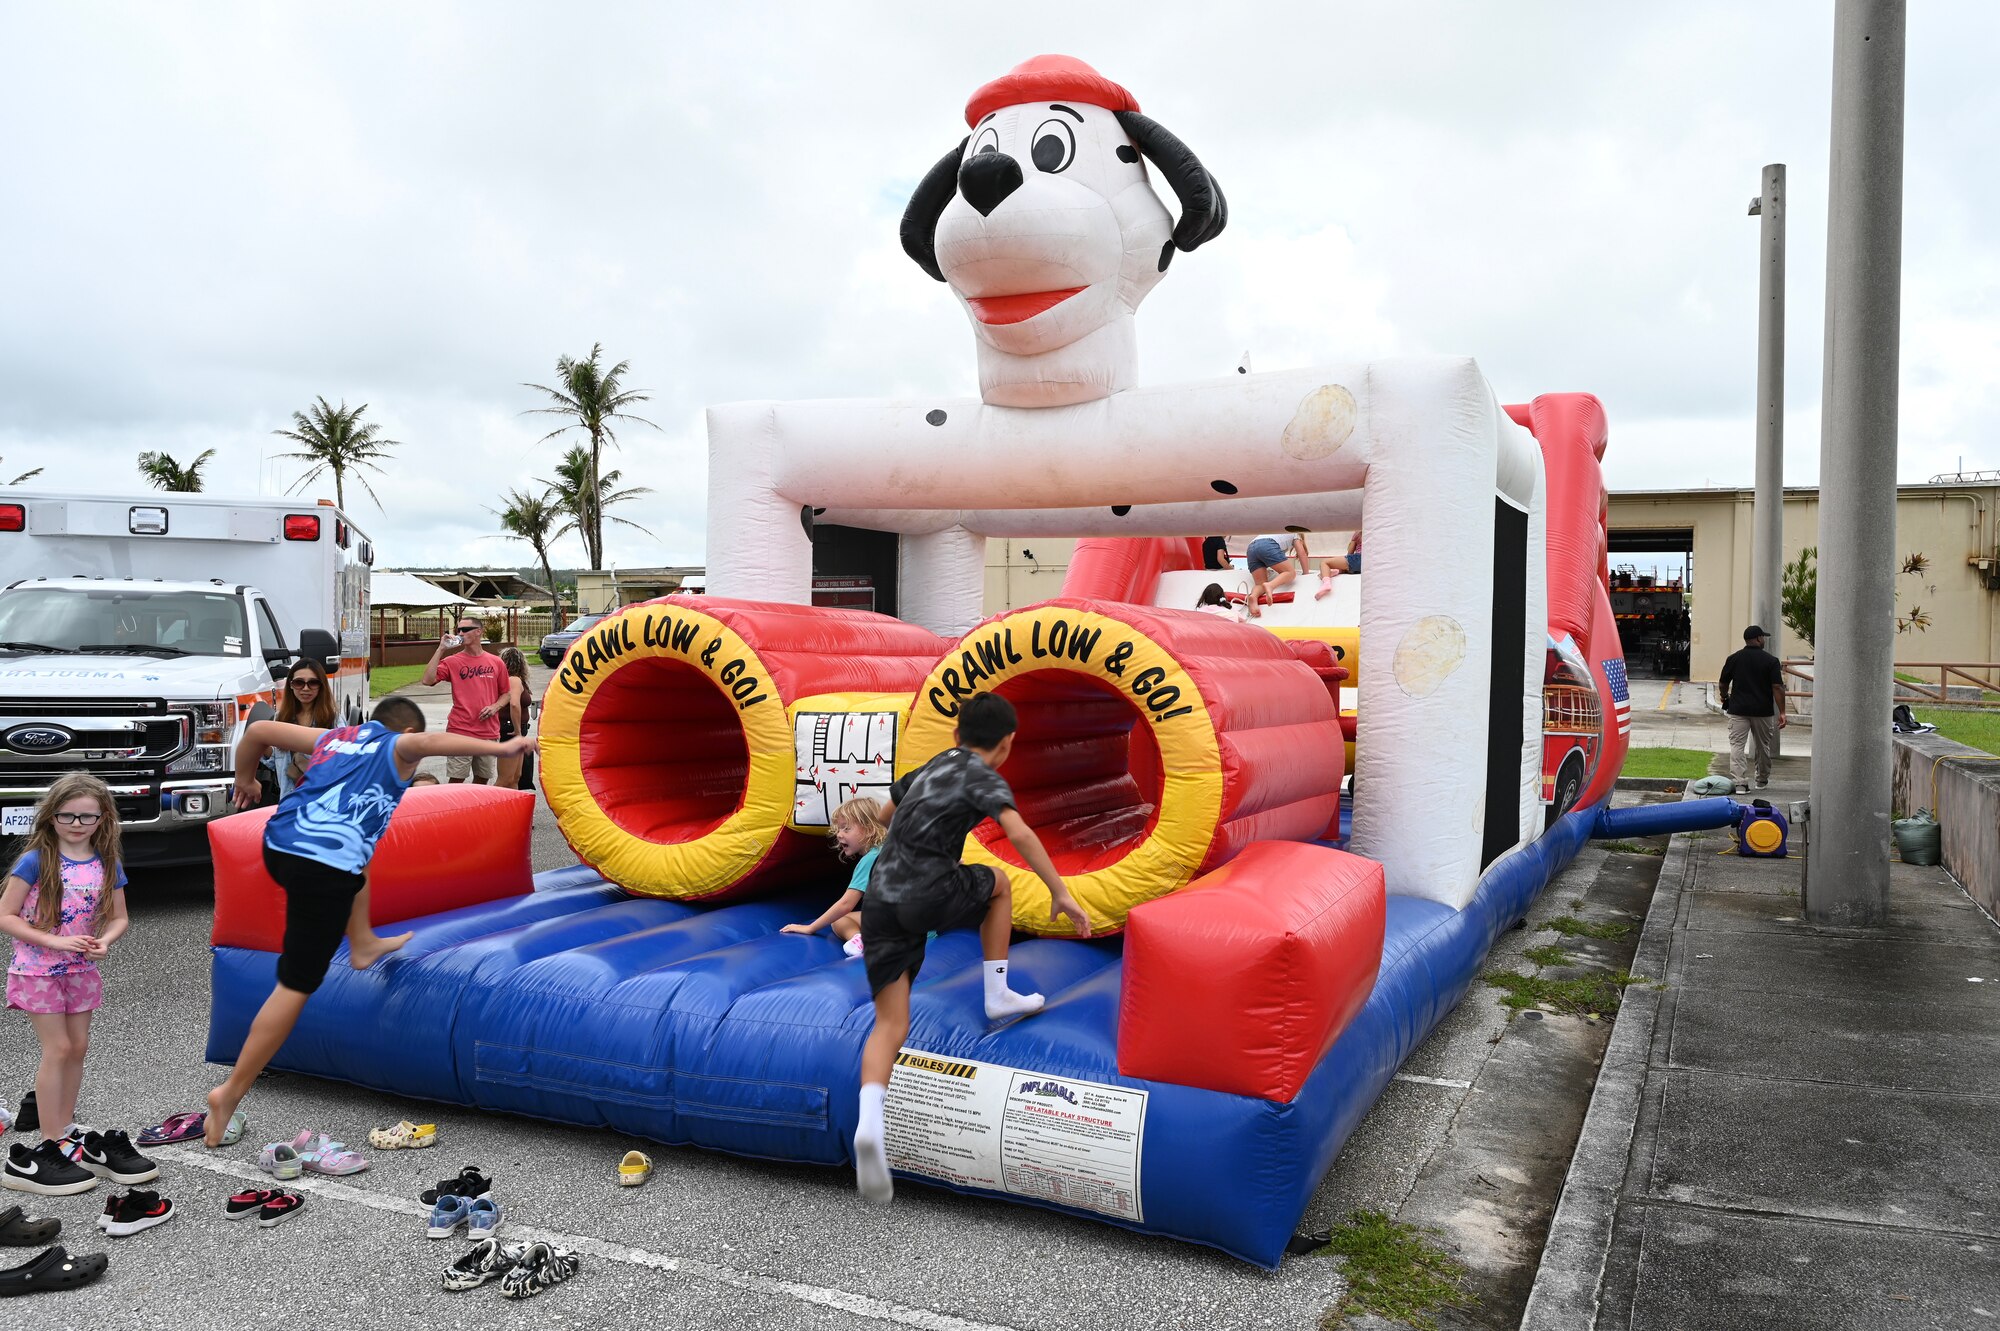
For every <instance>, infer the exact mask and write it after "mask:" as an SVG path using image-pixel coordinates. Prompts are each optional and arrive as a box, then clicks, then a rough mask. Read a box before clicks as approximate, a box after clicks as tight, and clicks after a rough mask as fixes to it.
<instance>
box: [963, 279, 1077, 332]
mask: <svg viewBox="0 0 2000 1331" xmlns="http://www.w3.org/2000/svg"><path fill="white" fill-rule="evenodd" d="M1081 290H1083V288H1082V287H1070V288H1068V289H1066V290H1063V291H1023V292H1021V293H1020V294H1018V295H1013V296H967V297H966V298H965V303H966V304H967V305H970V306H971V307H972V317H973V318H975V319H977V320H979V322H981V323H983V324H1017V323H1024V322H1026V321H1027V320H1029V319H1032V318H1034V317H1035V316H1036V315H1038V314H1040V313H1041V312H1042V311H1043V310H1049V309H1054V308H1055V307H1056V306H1058V305H1060V304H1062V303H1063V302H1064V301H1066V300H1068V299H1069V298H1070V297H1071V296H1074V295H1075V294H1076V293H1077V292H1079V291H1081Z"/></svg>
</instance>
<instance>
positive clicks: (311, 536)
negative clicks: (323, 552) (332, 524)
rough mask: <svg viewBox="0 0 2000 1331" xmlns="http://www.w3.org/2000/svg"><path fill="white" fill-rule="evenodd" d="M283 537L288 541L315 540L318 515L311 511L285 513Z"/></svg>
mask: <svg viewBox="0 0 2000 1331" xmlns="http://www.w3.org/2000/svg"><path fill="white" fill-rule="evenodd" d="M285 539H286V540H288V541H317V540H318V539H319V517H318V515H317V514H313V513H288V514H286V515H285Z"/></svg>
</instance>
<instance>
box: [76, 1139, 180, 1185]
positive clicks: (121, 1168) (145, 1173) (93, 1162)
mask: <svg viewBox="0 0 2000 1331" xmlns="http://www.w3.org/2000/svg"><path fill="white" fill-rule="evenodd" d="M75 1160H76V1163H78V1164H79V1165H82V1166H83V1167H84V1168H85V1169H87V1170H89V1171H90V1172H91V1173H93V1174H95V1175H97V1177H99V1178H108V1179H110V1180H111V1181H112V1182H113V1183H145V1182H148V1181H149V1180H152V1179H156V1178H158V1177H159V1176H160V1167H159V1166H158V1165H156V1164H154V1163H153V1162H152V1161H151V1160H148V1159H147V1158H146V1157H145V1156H143V1155H140V1154H139V1153H138V1152H137V1151H135V1150H133V1149H132V1139H131V1137H129V1136H127V1135H126V1134H125V1133H124V1132H123V1131H122V1130H121V1129H118V1128H113V1129H111V1130H110V1131H108V1132H93V1133H90V1134H89V1135H87V1136H86V1137H84V1139H83V1149H82V1150H81V1151H79V1152H78V1153H77V1154H76V1156H75Z"/></svg>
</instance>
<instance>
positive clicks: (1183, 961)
mask: <svg viewBox="0 0 2000 1331" xmlns="http://www.w3.org/2000/svg"><path fill="white" fill-rule="evenodd" d="M1385 909H1386V898H1385V897H1384V895H1383V879H1382V866H1381V865H1380V864H1377V863H1376V862H1375V861H1373V860H1368V859H1363V858H1362V857H1361V856H1359V855H1350V854H1348V853H1347V852H1346V851H1342V850H1332V849H1329V848H1328V847H1325V846H1313V845H1305V844H1301V843H1297V842H1286V841H1259V842H1256V843H1254V844H1252V845H1250V846H1247V847H1245V848H1244V850H1243V852H1242V853H1241V854H1240V855H1238V856H1237V857H1236V858H1235V859H1233V860H1231V861H1230V862H1229V863H1227V864H1225V865H1223V866H1222V867H1221V868H1219V869H1216V870H1214V871H1213V872H1211V873H1207V874H1204V875H1203V876H1202V877H1200V878H1198V879H1196V880H1195V881H1194V882H1192V883H1190V884H1189V885H1188V886H1187V887H1185V888H1183V889H1181V890H1180V891H1179V892H1176V893H1174V894H1173V895H1172V896H1166V897H1160V898H1159V899H1157V900H1154V901H1149V902H1147V903H1145V904H1144V905H1142V906H1139V907H1137V908H1136V909H1134V910H1133V912H1132V914H1131V916H1130V917H1129V918H1128V919H1127V920H1126V923H1125V980H1124V988H1123V991H1122V993H1121V994H1120V996H1119V1003H1118V1070H1119V1072H1121V1073H1123V1074H1124V1075H1126V1076H1128V1077H1144V1078H1146V1079H1147V1080H1149V1081H1165V1082H1173V1083H1175V1084H1176V1085H1180V1086H1199V1087H1202V1088H1204V1089H1207V1090H1211V1091H1226V1092H1229V1093H1231V1094H1235V1095H1252V1096H1257V1097H1260V1098H1262V1099H1266V1100H1280V1101H1289V1100H1291V1099H1292V1098H1293V1097H1294V1096H1296V1095H1297V1094H1298V1093H1299V1088H1300V1087H1301V1086H1303V1085H1304V1084H1305V1080H1306V1078H1307V1077H1308V1076H1309V1075H1311V1073H1312V1070H1313V1067H1314V1066H1315V1065H1316V1064H1317V1063H1318V1062H1319V1060H1320V1057H1321V1055H1323V1054H1325V1053H1326V1051H1327V1050H1328V1049H1329V1048H1331V1047H1332V1046H1333V1042H1334V1039H1335V1037H1337V1036H1338V1035H1339V1034H1340V1033H1341V1031H1343V1030H1345V1029H1346V1028H1347V1023H1348V1022H1350V1021H1352V1020H1354V1014H1355V1013H1357V1012H1359V1011H1360V1010H1361V1005H1362V1004H1363V1003H1365V1002H1367V1001H1368V995H1369V993H1370V992H1371V991H1372V990H1373V989H1374V988H1375V975H1376V972H1377V971H1379V970H1380V969H1381V966H1382V936H1383V929H1384V924H1385V914H1384V913H1385Z"/></svg>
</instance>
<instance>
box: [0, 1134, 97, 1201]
mask: <svg viewBox="0 0 2000 1331" xmlns="http://www.w3.org/2000/svg"><path fill="white" fill-rule="evenodd" d="M0 1186H4V1187H8V1188H12V1189H13V1190H14V1191H15V1192H39V1193H41V1194H42V1195H43V1196H45V1197H66V1196H68V1195H70V1194H71V1193H77V1192H89V1191H90V1190H91V1189H92V1188H94V1187H96V1186H97V1175H95V1174H93V1173H91V1172H90V1171H89V1170H87V1169H85V1168H84V1167H83V1166H81V1165H78V1164H74V1163H72V1162H71V1161H70V1160H68V1159H67V1158H65V1157H64V1155H63V1150H62V1144H61V1143H60V1142H53V1141H48V1140H44V1141H43V1142H42V1143H41V1144H40V1145H39V1146H34V1147H30V1146H29V1145H28V1144H27V1143H26V1142H15V1143H14V1144H13V1145H12V1146H10V1147H8V1148H7V1164H6V1167H5V1169H4V1170H0Z"/></svg>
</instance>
